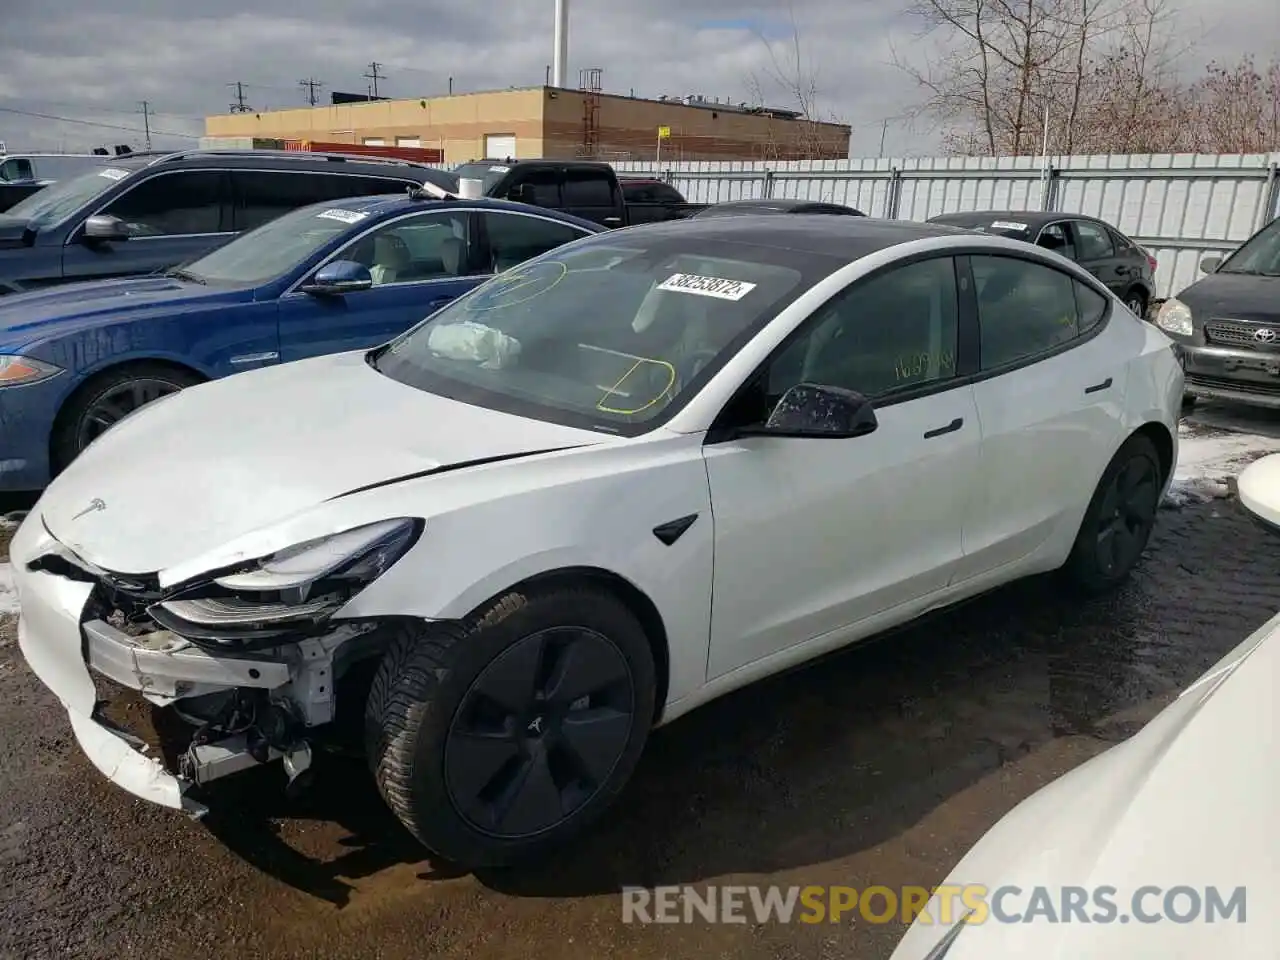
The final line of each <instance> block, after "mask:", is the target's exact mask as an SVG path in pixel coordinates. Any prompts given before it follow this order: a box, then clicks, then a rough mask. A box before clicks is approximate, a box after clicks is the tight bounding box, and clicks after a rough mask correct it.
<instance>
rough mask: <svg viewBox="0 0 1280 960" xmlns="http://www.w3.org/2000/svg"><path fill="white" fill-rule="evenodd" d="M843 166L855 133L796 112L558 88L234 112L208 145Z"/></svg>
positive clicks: (213, 123)
mask: <svg viewBox="0 0 1280 960" xmlns="http://www.w3.org/2000/svg"><path fill="white" fill-rule="evenodd" d="M660 129H661V130H662V131H665V132H666V133H667V136H666V137H664V138H662V140H661V152H662V158H663V159H670V160H798V159H809V158H813V159H844V158H846V157H848V155H849V133H850V129H849V127H848V126H846V125H845V124H837V123H822V122H818V121H812V120H808V119H805V118H803V117H801V116H799V115H797V114H795V113H793V112H790V111H784V110H773V109H768V108H750V107H746V106H745V105H742V104H730V103H728V102H725V103H720V102H719V101H715V100H707V99H704V98H696V97H689V98H686V99H682V100H675V99H667V100H642V99H638V98H635V97H622V96H616V95H613V94H607V93H600V92H594V91H591V90H569V89H558V88H553V87H529V88H522V89H512V90H501V91H492V92H487V93H466V94H458V95H454V96H447V97H433V98H431V99H428V100H375V101H371V102H367V103H352V104H341V105H336V106H318V107H301V108H299V109H296V110H272V111H263V112H261V113H234V114H224V115H221V116H213V117H207V118H206V119H205V134H206V135H207V136H209V137H219V138H222V137H257V138H268V139H282V140H317V141H329V142H339V143H365V144H376V145H379V146H409V147H435V148H438V149H443V150H444V156H445V162H446V163H448V164H454V163H462V162H465V161H467V160H475V159H480V158H505V157H513V158H534V157H551V158H574V157H593V158H597V159H602V160H613V161H621V160H653V159H654V157H655V154H656V153H657V152H658V149H659V148H658V143H659V132H660Z"/></svg>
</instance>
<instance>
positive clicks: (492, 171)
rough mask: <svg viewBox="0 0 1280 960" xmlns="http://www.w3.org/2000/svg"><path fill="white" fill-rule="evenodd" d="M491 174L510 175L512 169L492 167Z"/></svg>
mask: <svg viewBox="0 0 1280 960" xmlns="http://www.w3.org/2000/svg"><path fill="white" fill-rule="evenodd" d="M489 172H490V173H510V172H511V168H510V167H490V168H489Z"/></svg>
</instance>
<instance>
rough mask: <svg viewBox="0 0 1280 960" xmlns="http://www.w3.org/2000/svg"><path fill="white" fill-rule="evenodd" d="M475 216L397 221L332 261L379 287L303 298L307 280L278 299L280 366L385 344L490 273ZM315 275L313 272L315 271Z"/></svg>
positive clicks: (455, 213) (452, 213) (432, 215)
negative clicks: (350, 264) (360, 270)
mask: <svg viewBox="0 0 1280 960" xmlns="http://www.w3.org/2000/svg"><path fill="white" fill-rule="evenodd" d="M477 229H478V227H477V222H476V214H475V213H474V212H473V211H467V210H449V211H442V210H435V211H429V212H425V213H418V214H409V215H406V216H402V217H397V218H396V219H394V220H389V221H386V222H384V223H381V224H378V225H377V226H375V227H373V228H371V229H369V230H367V231H365V232H364V233H362V234H360V235H359V236H357V237H355V238H354V239H352V240H351V241H350V242H349V243H347V245H346V246H344V247H342V248H341V249H340V250H338V252H336V253H334V254H332V255H331V256H329V257H327V258H326V259H325V260H324V261H323V262H322V263H320V264H318V265H317V267H316V269H317V270H318V269H319V267H320V266H323V265H324V263H328V262H330V261H333V260H353V261H355V262H357V263H361V264H364V265H365V266H366V267H368V268H369V272H370V273H371V274H372V275H373V278H374V286H373V287H372V288H371V289H369V290H359V291H356V292H354V293H348V294H344V295H341V296H333V295H326V296H316V295H314V294H309V293H304V292H302V290H301V287H303V286H305V284H306V283H307V280H309V279H310V276H308V277H307V278H305V279H303V280H302V281H300V282H299V283H298V284H297V285H296V286H295V288H294V289H293V290H291V291H289V292H286V293H285V294H284V296H282V297H281V298H280V314H279V315H280V361H281V362H282V363H287V362H288V361H290V360H301V359H303V358H305V357H315V356H320V355H321V354H327V353H340V352H343V351H346V350H362V349H367V348H369V347H375V346H377V345H378V344H380V343H385V342H386V341H388V340H390V339H391V338H392V337H395V336H397V335H398V334H400V333H403V332H404V331H405V330H407V329H408V328H409V327H410V326H412V325H413V324H415V323H417V322H418V321H419V320H421V319H423V318H424V317H426V316H428V315H429V314H432V313H434V312H435V311H436V310H438V309H440V307H442V306H444V305H445V304H446V303H448V302H450V301H451V300H453V299H455V298H456V297H458V296H461V295H462V294H463V293H466V292H467V291H468V290H470V289H471V288H473V287H474V286H476V285H477V284H478V283H480V282H481V281H482V280H483V279H484V277H485V274H486V272H487V267H486V265H485V263H484V262H483V258H482V256H481V255H480V246H479V244H478V241H477ZM311 273H312V274H314V273H315V271H314V270H313V271H311Z"/></svg>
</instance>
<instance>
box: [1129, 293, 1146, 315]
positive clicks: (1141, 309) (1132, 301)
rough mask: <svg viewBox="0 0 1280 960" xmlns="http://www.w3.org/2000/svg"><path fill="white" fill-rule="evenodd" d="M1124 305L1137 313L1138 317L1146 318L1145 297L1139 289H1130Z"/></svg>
mask: <svg viewBox="0 0 1280 960" xmlns="http://www.w3.org/2000/svg"><path fill="white" fill-rule="evenodd" d="M1124 305H1125V306H1126V307H1128V308H1129V309H1130V310H1132V311H1133V312H1134V313H1135V314H1137V316H1138V319H1140V320H1146V319H1147V297H1146V295H1145V294H1144V293H1143V292H1142V291H1141V290H1130V291H1129V294H1128V296H1126V297H1125V298H1124Z"/></svg>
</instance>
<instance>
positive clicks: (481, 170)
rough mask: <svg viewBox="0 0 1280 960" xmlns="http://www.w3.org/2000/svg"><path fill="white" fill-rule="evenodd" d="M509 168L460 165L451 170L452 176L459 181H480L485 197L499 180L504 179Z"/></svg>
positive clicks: (471, 164) (491, 165) (490, 164)
mask: <svg viewBox="0 0 1280 960" xmlns="http://www.w3.org/2000/svg"><path fill="white" fill-rule="evenodd" d="M510 171H511V168H510V167H508V166H506V165H505V164H501V163H462V164H459V165H458V166H456V167H454V168H453V175H454V176H455V177H457V178H458V179H459V180H461V179H463V178H464V177H465V178H466V179H468V180H480V181H482V182H483V183H484V192H485V194H486V195H487V194H488V193H489V191H490V190H491V189H492V188H493V186H494V184H496V183H497V182H498V181H499V180H501V179H502V178H503V177H505V176H506V175H507V174H508V173H509V172H510Z"/></svg>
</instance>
